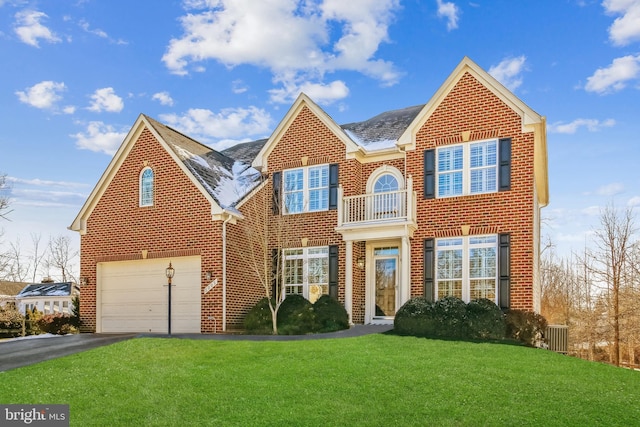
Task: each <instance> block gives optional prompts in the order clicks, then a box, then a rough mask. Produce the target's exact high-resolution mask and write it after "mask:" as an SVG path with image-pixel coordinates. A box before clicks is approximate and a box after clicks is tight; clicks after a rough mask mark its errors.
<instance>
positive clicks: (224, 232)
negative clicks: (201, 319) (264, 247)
mask: <svg viewBox="0 0 640 427" xmlns="http://www.w3.org/2000/svg"><path fill="white" fill-rule="evenodd" d="M232 218H233V217H232V216H231V214H229V213H227V218H226V219H225V220H224V221H223V222H222V332H226V331H227V222H229V221H231V219H232Z"/></svg>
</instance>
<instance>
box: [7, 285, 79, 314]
mask: <svg viewBox="0 0 640 427" xmlns="http://www.w3.org/2000/svg"><path fill="white" fill-rule="evenodd" d="M79 293H80V289H79V288H78V286H77V285H75V284H73V283H71V282H62V283H53V282H47V283H32V284H29V285H27V286H25V287H24V289H22V291H20V293H19V294H18V295H17V296H16V302H17V307H18V311H20V313H22V314H25V313H26V312H27V310H33V309H34V308H35V309H36V310H38V311H39V312H41V313H43V314H57V313H62V314H71V313H72V310H73V297H75V296H76V295H78V294H79Z"/></svg>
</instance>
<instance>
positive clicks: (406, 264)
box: [398, 236, 411, 308]
mask: <svg viewBox="0 0 640 427" xmlns="http://www.w3.org/2000/svg"><path fill="white" fill-rule="evenodd" d="M401 282H402V285H401V290H400V292H401V293H400V305H402V304H404V303H405V302H407V301H409V299H410V298H411V245H410V244H409V238H408V237H407V236H404V237H403V238H402V281H401ZM398 308H400V307H398Z"/></svg>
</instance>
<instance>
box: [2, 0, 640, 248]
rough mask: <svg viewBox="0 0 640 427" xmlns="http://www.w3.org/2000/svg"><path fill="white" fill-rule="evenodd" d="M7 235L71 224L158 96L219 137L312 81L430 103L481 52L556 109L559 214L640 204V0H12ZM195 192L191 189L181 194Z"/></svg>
mask: <svg viewBox="0 0 640 427" xmlns="http://www.w3.org/2000/svg"><path fill="white" fill-rule="evenodd" d="M0 51H1V52H2V58H3V60H2V67H1V69H2V72H1V74H0V75H1V77H2V78H0V117H1V119H0V120H1V122H0V123H1V124H2V127H1V132H0V173H4V174H7V175H8V179H9V181H10V182H11V183H12V189H11V193H10V197H11V198H12V207H13V212H12V213H11V214H10V219H11V221H10V222H7V221H4V222H3V223H2V224H0V226H1V227H3V228H4V232H5V233H4V244H5V245H6V244H7V243H8V242H10V241H14V240H15V239H16V238H18V237H20V238H21V240H22V241H23V242H25V243H27V244H28V243H29V242H30V233H41V234H42V235H43V236H44V238H45V239H46V238H48V236H49V235H59V234H64V235H67V234H68V235H69V236H71V237H72V238H73V241H74V243H75V244H76V245H77V244H78V242H79V236H77V235H76V234H75V233H72V232H70V231H68V230H67V229H66V227H67V226H69V225H70V224H71V222H72V221H73V219H74V218H75V216H76V214H77V212H78V211H79V209H80V208H81V206H82V204H83V203H84V200H85V199H86V197H87V196H88V194H89V193H90V192H91V190H92V189H93V186H94V185H95V184H96V183H97V181H98V179H99V178H100V176H101V174H102V172H103V171H104V169H105V168H106V166H107V165H108V163H109V161H110V160H111V156H112V155H113V153H114V152H115V151H116V149H117V148H118V146H119V144H120V143H121V142H122V140H123V138H124V137H125V135H126V133H127V131H128V130H129V128H130V126H131V125H132V124H133V123H134V121H135V120H136V117H137V116H138V115H139V114H140V113H145V114H147V115H149V116H151V117H154V118H156V119H158V120H160V121H161V122H163V123H166V124H168V125H170V126H172V127H175V128H177V129H179V130H181V131H183V132H185V133H187V134H188V135H190V136H192V137H194V138H196V139H198V140H200V141H201V142H203V143H206V144H209V145H211V146H212V147H214V148H225V147H228V146H230V145H233V144H234V143H237V142H241V141H248V140H255V139H259V138H264V137H268V136H269V134H270V132H271V131H272V130H273V129H274V128H275V126H276V125H277V124H278V122H279V121H280V119H281V118H282V117H283V115H284V114H285V113H286V111H287V109H288V107H289V106H290V104H291V102H292V101H293V100H294V99H295V97H296V96H297V94H298V93H299V92H300V91H304V92H305V93H307V94H308V95H309V96H311V98H312V99H314V100H316V102H318V103H319V104H320V105H321V107H322V108H324V109H325V110H326V111H327V112H328V113H329V114H330V115H331V116H332V117H333V118H334V120H336V122H338V123H349V122H354V121H361V120H365V119H367V118H370V117H372V116H374V115H376V114H378V113H381V112H383V111H387V110H392V109H396V108H402V107H407V106H412V105H417V104H422V103H426V102H427V101H428V100H429V99H430V97H431V96H432V95H433V94H434V92H435V91H436V90H437V89H438V87H439V86H440V85H441V84H442V83H443V82H444V80H445V79H446V78H447V76H448V75H449V73H450V72H451V71H452V70H453V69H454V68H455V66H456V65H457V64H458V63H459V61H460V60H461V59H462V58H463V57H464V56H469V57H470V58H471V59H472V60H474V61H475V62H476V63H478V64H479V65H480V66H481V67H483V68H484V69H485V70H487V71H489V72H490V73H491V74H492V75H493V76H494V77H496V78H497V79H498V80H500V81H501V82H503V83H504V84H505V85H506V86H507V87H509V88H510V89H511V90H512V91H514V92H515V94H516V95H517V96H519V97H520V98H521V99H522V100H523V101H524V102H525V103H527V104H528V105H529V106H530V107H531V108H533V109H534V110H535V111H537V112H538V113H540V114H542V115H544V116H546V117H547V123H548V130H547V131H548V155H549V179H550V205H549V206H548V207H546V208H545V209H544V210H543V218H544V226H543V232H544V234H545V235H547V236H549V237H550V238H551V239H552V241H553V242H554V243H555V244H556V245H557V248H558V251H559V252H560V253H568V252H570V251H571V250H572V249H573V250H577V251H581V250H582V248H583V247H584V245H585V242H587V243H588V239H589V234H590V233H591V232H592V230H593V228H594V227H596V226H597V225H598V219H599V212H600V208H601V207H603V206H605V205H606V204H608V203H614V204H615V206H616V207H619V208H626V207H627V206H636V205H640V180H639V174H638V160H640V144H638V142H637V140H638V135H640V115H639V114H638V113H639V111H640V110H639V107H640V96H639V95H640V92H639V89H640V0H605V1H601V0H597V1H588V0H581V1H580V0H554V1H551V0H543V1H540V0H536V1H528V0H527V1H525V0H523V1H518V2H513V1H507V0H491V1H489V0H474V1H458V0H452V1H447V0H423V1H418V0H406V1H401V0H349V1H344V0H324V1H320V0H317V1H314V0H307V1H296V0H264V1H259V2H258V1H255V0H182V1H181V0H171V1H168V0H167V1H157V0H137V1H130V0H109V1H104V0H100V1H99V0H47V1H45V0H41V1H30V0H0ZM176 202H177V203H179V201H176Z"/></svg>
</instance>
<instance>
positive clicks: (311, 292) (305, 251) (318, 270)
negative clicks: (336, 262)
mask: <svg viewBox="0 0 640 427" xmlns="http://www.w3.org/2000/svg"><path fill="white" fill-rule="evenodd" d="M283 261H284V262H283V278H284V286H285V292H284V294H285V296H286V295H294V294H298V295H302V296H303V297H305V298H306V299H308V300H309V301H311V302H312V303H313V302H315V301H316V300H317V299H318V298H320V296H321V295H324V294H328V293H329V247H328V246H320V247H311V248H296V249H285V250H284V251H283Z"/></svg>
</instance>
